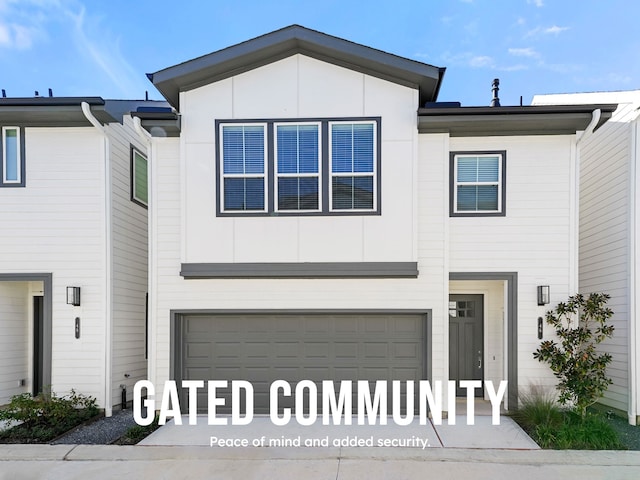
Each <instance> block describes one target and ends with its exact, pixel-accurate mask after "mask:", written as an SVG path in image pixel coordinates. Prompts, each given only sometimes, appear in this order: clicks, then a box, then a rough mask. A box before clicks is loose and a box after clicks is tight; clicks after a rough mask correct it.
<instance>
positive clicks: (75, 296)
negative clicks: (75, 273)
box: [67, 287, 80, 307]
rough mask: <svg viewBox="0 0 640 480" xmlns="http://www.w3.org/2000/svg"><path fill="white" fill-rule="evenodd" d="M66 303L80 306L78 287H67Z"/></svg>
mask: <svg viewBox="0 0 640 480" xmlns="http://www.w3.org/2000/svg"><path fill="white" fill-rule="evenodd" d="M67 305H73V306H74V307H79V306H80V287H67Z"/></svg>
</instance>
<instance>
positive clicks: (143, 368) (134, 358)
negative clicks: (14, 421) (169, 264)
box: [108, 116, 148, 405]
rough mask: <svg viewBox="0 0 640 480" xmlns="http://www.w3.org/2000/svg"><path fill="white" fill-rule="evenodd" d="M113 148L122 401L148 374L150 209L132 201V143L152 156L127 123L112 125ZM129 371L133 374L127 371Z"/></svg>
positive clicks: (116, 399)
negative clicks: (148, 232) (146, 334)
mask: <svg viewBox="0 0 640 480" xmlns="http://www.w3.org/2000/svg"><path fill="white" fill-rule="evenodd" d="M108 132H109V139H110V149H111V150H110V151H111V175H112V176H111V185H112V197H111V219H112V268H113V270H112V294H113V303H112V315H113V323H112V344H111V346H112V348H111V351H112V354H111V355H112V370H111V378H112V392H111V394H112V402H113V405H118V404H120V403H121V388H120V385H126V387H127V391H128V395H129V398H131V392H132V390H133V385H134V384H135V382H136V381H137V380H142V379H144V378H146V373H147V361H146V359H145V310H146V301H145V298H146V293H147V290H148V286H147V284H148V279H147V267H148V235H147V229H148V228H147V209H146V208H144V207H142V206H141V205H139V204H137V203H134V202H133V201H132V200H131V181H132V172H131V150H130V149H131V146H132V145H133V146H135V147H136V148H137V149H138V150H139V151H140V152H141V153H143V154H145V155H146V146H145V145H142V144H141V143H140V138H139V137H138V135H137V134H136V133H135V131H134V130H133V125H132V120H131V117H128V116H127V117H125V119H124V125H120V124H117V123H116V124H110V125H109V126H108ZM125 375H127V376H125Z"/></svg>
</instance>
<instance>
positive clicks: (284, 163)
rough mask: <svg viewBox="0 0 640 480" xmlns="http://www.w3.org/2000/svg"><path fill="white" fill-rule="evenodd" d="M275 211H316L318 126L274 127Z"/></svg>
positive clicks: (317, 194)
mask: <svg viewBox="0 0 640 480" xmlns="http://www.w3.org/2000/svg"><path fill="white" fill-rule="evenodd" d="M275 128H276V136H275V139H276V147H275V151H276V160H275V165H276V178H277V180H276V190H277V192H276V199H277V204H276V210H278V211H311V212H317V211H318V210H319V209H320V125H319V124H317V123H314V124H289V123H287V124H276V125H275Z"/></svg>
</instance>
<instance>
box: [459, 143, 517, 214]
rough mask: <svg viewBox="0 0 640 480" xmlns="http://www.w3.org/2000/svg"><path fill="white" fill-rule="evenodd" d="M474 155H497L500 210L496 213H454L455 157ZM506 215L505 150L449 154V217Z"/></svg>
mask: <svg viewBox="0 0 640 480" xmlns="http://www.w3.org/2000/svg"><path fill="white" fill-rule="evenodd" d="M474 155H499V156H500V163H501V165H500V168H501V175H500V178H499V184H500V187H501V188H500V192H499V194H498V195H499V199H500V201H501V204H502V208H501V209H500V211H497V212H486V211H480V212H474V211H464V212H456V211H455V205H456V195H457V193H458V191H457V188H456V182H455V178H456V157H457V156H474ZM506 215H507V151H506V150H469V151H466V150H465V151H455V152H449V216H450V217H505V216H506Z"/></svg>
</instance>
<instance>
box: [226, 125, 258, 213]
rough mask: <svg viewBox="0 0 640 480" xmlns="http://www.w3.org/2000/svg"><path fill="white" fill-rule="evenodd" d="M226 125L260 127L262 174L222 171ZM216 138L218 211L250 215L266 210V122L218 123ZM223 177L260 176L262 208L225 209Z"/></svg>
mask: <svg viewBox="0 0 640 480" xmlns="http://www.w3.org/2000/svg"><path fill="white" fill-rule="evenodd" d="M226 126H235V127H239V126H241V127H262V131H263V136H262V137H263V138H262V141H263V142H264V147H263V152H264V156H263V159H262V160H263V162H264V163H263V168H262V174H261V175H257V174H255V173H251V174H247V173H224V133H223V132H224V127H226ZM219 129H220V130H219V132H218V138H219V139H220V140H219V141H220V162H219V163H220V212H222V213H232V214H234V215H251V214H255V213H265V212H267V211H268V208H269V205H268V199H269V182H268V178H267V177H268V158H269V152H268V149H267V135H268V132H267V124H266V123H261V122H260V123H236V122H228V123H220V125H219ZM225 178H262V184H263V185H264V198H263V202H262V204H263V208H262V210H227V209H226V208H225V204H224V180H225Z"/></svg>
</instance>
